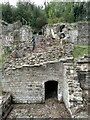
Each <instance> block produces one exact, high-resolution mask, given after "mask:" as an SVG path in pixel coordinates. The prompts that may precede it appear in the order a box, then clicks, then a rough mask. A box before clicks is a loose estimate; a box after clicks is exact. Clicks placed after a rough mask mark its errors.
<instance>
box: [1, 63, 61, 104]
mask: <svg viewBox="0 0 90 120" xmlns="http://www.w3.org/2000/svg"><path fill="white" fill-rule="evenodd" d="M51 80H54V81H58V100H60V99H61V96H62V81H63V64H62V62H60V63H59V62H56V63H54V62H53V63H47V64H44V65H37V66H30V67H29V66H28V67H23V68H20V69H19V68H18V69H15V70H11V69H10V70H9V69H7V71H5V73H4V79H3V83H2V84H3V89H4V90H5V91H7V92H10V93H11V95H12V96H13V101H15V102H17V103H35V102H36V103H41V102H44V100H45V86H44V83H45V82H46V81H51Z"/></svg>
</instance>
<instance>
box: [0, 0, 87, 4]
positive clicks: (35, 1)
mask: <svg viewBox="0 0 90 120" xmlns="http://www.w3.org/2000/svg"><path fill="white" fill-rule="evenodd" d="M17 1H18V0H0V3H2V2H9V3H10V4H11V5H16V2H17ZM21 1H24V2H27V1H31V2H34V3H35V4H36V5H43V3H44V2H45V1H46V2H50V1H52V0H21ZM59 1H67V2H68V1H69V2H70V1H76V2H80V1H89V0H59Z"/></svg>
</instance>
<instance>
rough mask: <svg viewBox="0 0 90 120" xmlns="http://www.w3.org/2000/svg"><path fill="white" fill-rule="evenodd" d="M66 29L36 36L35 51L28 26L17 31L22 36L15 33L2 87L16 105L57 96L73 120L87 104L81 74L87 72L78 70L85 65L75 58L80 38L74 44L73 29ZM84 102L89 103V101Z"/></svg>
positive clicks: (4, 68)
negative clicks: (74, 47)
mask: <svg viewBox="0 0 90 120" xmlns="http://www.w3.org/2000/svg"><path fill="white" fill-rule="evenodd" d="M62 25H63V24H61V25H59V28H60V26H62ZM63 26H64V28H63V29H62V32H61V31H60V30H59V31H58V34H57V35H56V34H55V31H54V30H53V28H52V30H51V33H50V35H47V32H46V33H45V34H46V35H43V36H37V38H36V39H38V40H37V42H36V47H35V50H32V49H31V48H32V43H31V41H32V31H31V30H30V28H28V26H22V27H21V28H20V29H19V30H14V31H13V32H12V33H19V34H17V36H16V34H13V35H15V36H14V37H13V40H12V43H11V42H10V45H11V46H13V49H12V51H11V54H10V56H9V57H8V58H7V61H6V63H5V65H4V67H3V76H4V77H3V80H2V87H3V91H5V92H9V93H10V94H11V96H12V100H13V102H14V103H44V102H45V100H46V99H47V98H48V97H50V96H51V97H53V96H54V97H56V98H57V99H58V101H60V102H61V101H63V102H64V103H65V106H66V108H67V109H68V110H69V112H70V114H71V116H72V117H77V116H75V112H76V111H77V109H79V108H81V107H83V105H84V104H83V103H84V101H83V88H82V87H81V84H83V83H82V82H81V79H79V77H78V76H79V75H78V72H80V73H83V72H85V74H87V70H86V71H85V70H84V71H83V70H81V71H80V70H77V68H78V67H79V68H82V66H83V65H84V64H83V62H82V64H80V63H81V62H80V63H79V62H76V63H75V61H74V58H73V56H72V50H73V41H74V39H77V35H76V34H75V37H74V38H73V41H72V36H73V35H72V32H73V29H72V27H71V26H69V25H67V24H64V25H63ZM56 28H57V26H56V27H55V30H56ZM56 33H57V32H56ZM10 34H11V33H10ZM51 34H52V36H51ZM73 34H74V33H73ZM62 35H64V36H62ZM60 36H61V37H60ZM8 40H10V39H9V38H8ZM8 40H7V42H8ZM14 45H16V48H15V46H14ZM9 47H10V46H9ZM17 48H18V49H17ZM16 53H17V54H16ZM87 58H88V56H87ZM84 63H85V62H84ZM87 64H88V61H87ZM86 66H87V65H86V64H85V67H86ZM87 78H89V77H88V74H87ZM83 79H84V78H83ZM52 86H53V87H52ZM84 100H85V101H86V102H87V99H86V98H84Z"/></svg>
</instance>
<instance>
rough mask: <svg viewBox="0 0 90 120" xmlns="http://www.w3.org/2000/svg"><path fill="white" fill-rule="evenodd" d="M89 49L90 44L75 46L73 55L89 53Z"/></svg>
mask: <svg viewBox="0 0 90 120" xmlns="http://www.w3.org/2000/svg"><path fill="white" fill-rule="evenodd" d="M89 49H90V46H74V49H73V53H72V54H73V57H74V58H78V57H81V56H83V55H87V54H88V51H89Z"/></svg>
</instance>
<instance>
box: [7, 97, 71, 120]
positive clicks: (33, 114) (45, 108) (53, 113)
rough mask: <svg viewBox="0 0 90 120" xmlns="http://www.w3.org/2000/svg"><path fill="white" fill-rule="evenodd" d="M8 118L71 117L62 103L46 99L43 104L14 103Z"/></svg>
mask: <svg viewBox="0 0 90 120" xmlns="http://www.w3.org/2000/svg"><path fill="white" fill-rule="evenodd" d="M8 118H71V117H70V114H69V112H68V111H67V109H66V108H65V105H64V104H63V103H60V102H58V101H57V100H56V99H52V98H50V99H47V100H46V101H45V103H44V104H16V105H14V108H13V110H12V111H11V113H10V114H9V116H8Z"/></svg>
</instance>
